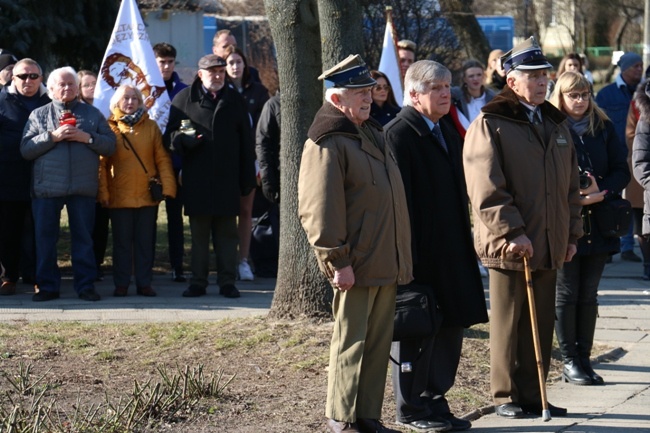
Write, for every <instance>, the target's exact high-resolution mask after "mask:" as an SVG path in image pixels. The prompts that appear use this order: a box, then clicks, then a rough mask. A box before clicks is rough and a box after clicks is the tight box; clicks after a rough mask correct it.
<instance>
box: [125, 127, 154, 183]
mask: <svg viewBox="0 0 650 433" xmlns="http://www.w3.org/2000/svg"><path fill="white" fill-rule="evenodd" d="M121 134H122V138H123V139H124V141H126V143H127V144H128V145H129V147H130V148H131V150H132V151H133V154H134V155H135V157H136V158H137V159H138V162H139V163H140V165H141V166H142V169H143V170H144V172H145V174H149V172H148V171H147V167H145V166H144V164H143V163H142V160H141V159H140V155H138V152H136V151H135V148H134V147H133V145H132V144H131V142H130V141H129V139H128V138H127V137H126V135H125V134H124V133H123V132H122V133H121Z"/></svg>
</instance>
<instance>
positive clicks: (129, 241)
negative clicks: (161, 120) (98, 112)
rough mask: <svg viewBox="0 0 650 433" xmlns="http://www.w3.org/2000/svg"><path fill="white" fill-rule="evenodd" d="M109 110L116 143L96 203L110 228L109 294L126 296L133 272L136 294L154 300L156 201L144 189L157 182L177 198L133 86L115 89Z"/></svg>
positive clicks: (102, 170) (156, 131) (104, 164)
mask: <svg viewBox="0 0 650 433" xmlns="http://www.w3.org/2000/svg"><path fill="white" fill-rule="evenodd" d="M109 107H110V110H111V115H110V116H109V118H108V124H109V126H110V127H111V129H112V130H113V132H114V133H115V136H116V137H117V143H116V150H115V153H114V154H113V155H112V156H110V157H102V159H101V163H100V167H99V196H98V198H99V202H100V203H101V204H102V206H104V207H107V208H108V209H109V212H110V215H111V224H112V227H113V282H114V283H115V291H114V292H113V295H114V296H126V295H127V292H128V287H129V282H130V280H131V270H133V273H134V274H135V284H136V288H137V294H138V295H142V296H156V292H155V291H154V290H153V288H152V287H151V280H152V276H153V260H154V252H155V245H154V243H155V227H156V219H157V217H158V204H159V203H160V201H159V200H158V199H157V198H154V197H153V196H152V192H151V191H150V189H149V186H150V180H151V178H156V179H159V181H160V183H161V184H162V194H163V196H165V197H174V196H175V195H176V179H175V177H174V170H173V169H172V161H171V157H170V155H169V153H168V152H167V150H166V149H165V148H164V147H163V142H162V134H161V132H160V128H158V125H157V124H156V122H154V121H153V120H151V119H150V118H149V115H148V114H147V111H146V108H145V105H144V101H143V97H142V93H141V92H140V91H139V90H138V88H137V87H134V86H132V85H128V84H127V85H122V86H120V87H118V89H117V90H116V91H115V94H114V95H113V97H112V98H111V101H110V105H109Z"/></svg>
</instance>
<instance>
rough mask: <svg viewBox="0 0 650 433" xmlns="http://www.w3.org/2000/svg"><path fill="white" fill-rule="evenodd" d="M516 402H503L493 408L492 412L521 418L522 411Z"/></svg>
mask: <svg viewBox="0 0 650 433" xmlns="http://www.w3.org/2000/svg"><path fill="white" fill-rule="evenodd" d="M521 409H522V408H521V406H519V405H518V404H517V403H504V404H500V405H498V406H497V407H495V408H494V412H495V413H496V414H497V415H499V416H502V417H504V418H521V417H522V416H524V411H523V410H521Z"/></svg>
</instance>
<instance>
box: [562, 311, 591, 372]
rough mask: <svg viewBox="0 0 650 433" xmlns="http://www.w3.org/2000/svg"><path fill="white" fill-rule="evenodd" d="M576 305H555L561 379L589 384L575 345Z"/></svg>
mask: <svg viewBox="0 0 650 433" xmlns="http://www.w3.org/2000/svg"><path fill="white" fill-rule="evenodd" d="M576 332H577V324H576V306H575V305H558V306H556V307H555V334H556V335H557V341H558V343H559V346H560V352H561V353H562V360H563V361H564V369H563V370H562V380H564V381H565V382H569V383H573V384H575V385H591V379H590V378H589V375H587V373H586V372H585V371H584V370H583V368H582V363H581V362H580V359H579V356H578V350H577V345H576V335H577V334H576Z"/></svg>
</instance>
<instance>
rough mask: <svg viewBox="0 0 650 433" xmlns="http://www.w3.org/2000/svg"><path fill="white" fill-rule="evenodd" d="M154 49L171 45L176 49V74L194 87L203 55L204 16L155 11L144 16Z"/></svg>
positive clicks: (197, 13) (182, 12) (200, 14)
mask: <svg viewBox="0 0 650 433" xmlns="http://www.w3.org/2000/svg"><path fill="white" fill-rule="evenodd" d="M142 19H143V20H144V22H145V25H146V26H147V33H148V34H149V40H150V41H151V45H152V46H153V45H155V44H157V43H158V42H167V43H169V44H171V45H173V46H174V48H176V52H177V56H176V72H178V74H179V75H180V76H181V79H182V80H183V81H184V82H185V83H188V84H189V83H191V82H192V80H193V79H194V76H195V74H196V70H197V66H196V65H197V63H198V61H199V59H200V58H201V57H202V56H203V55H204V52H203V12H201V11H198V12H188V11H152V12H147V13H143V14H142Z"/></svg>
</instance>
